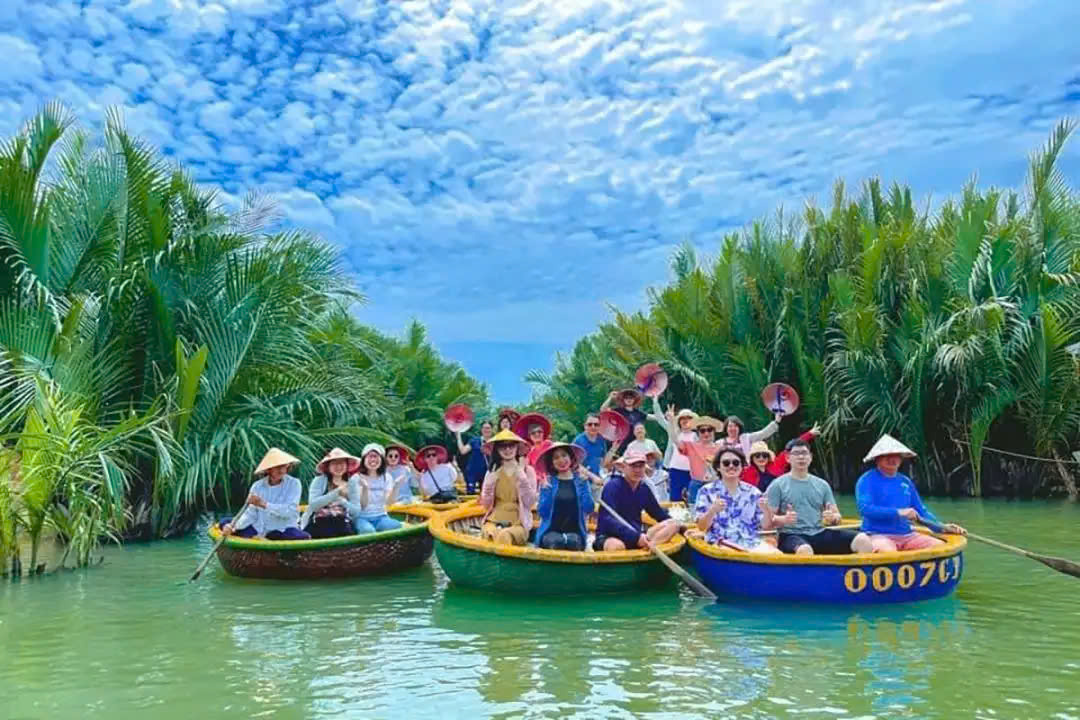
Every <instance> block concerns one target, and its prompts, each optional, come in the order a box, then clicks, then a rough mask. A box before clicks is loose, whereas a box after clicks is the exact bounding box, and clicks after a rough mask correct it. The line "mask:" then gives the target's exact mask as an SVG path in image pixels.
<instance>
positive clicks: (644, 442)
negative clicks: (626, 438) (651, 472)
mask: <svg viewBox="0 0 1080 720" xmlns="http://www.w3.org/2000/svg"><path fill="white" fill-rule="evenodd" d="M633 429H634V439H633V440H631V441H630V444H629V445H627V446H626V452H636V453H641V454H642V455H650V454H651V455H656V457H657V458H660V457H662V455H661V453H660V448H659V446H657V444H656V441H655V440H653V439H652V438H650V437H648V436H646V435H645V423H643V422H639V423H637V424H636V425H634V428H633Z"/></svg>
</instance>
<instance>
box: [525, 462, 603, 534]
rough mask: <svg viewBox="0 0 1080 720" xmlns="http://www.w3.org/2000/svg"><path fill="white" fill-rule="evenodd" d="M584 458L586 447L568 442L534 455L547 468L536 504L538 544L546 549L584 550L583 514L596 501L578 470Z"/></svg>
mask: <svg viewBox="0 0 1080 720" xmlns="http://www.w3.org/2000/svg"><path fill="white" fill-rule="evenodd" d="M584 459H585V449H584V448H582V447H579V446H577V445H570V444H568V443H554V444H552V446H551V447H549V448H548V449H547V450H545V451H544V452H543V453H542V454H541V455H540V457H539V458H537V463H536V464H537V465H538V466H540V467H541V468H543V469H544V470H546V471H547V475H546V477H545V478H544V479H543V480H541V482H540V499H539V500H538V501H537V503H536V512H537V514H538V515H539V516H540V527H539V529H538V530H537V531H536V539H537V545H539V546H540V547H542V548H544V549H545V550H584V549H585V541H586V538H588V532H587V531H586V529H585V516H586V515H588V514H589V513H591V512H593V510H595V509H596V503H595V502H593V497H592V492H591V491H590V490H589V480H588V478H587V477H586V476H585V475H584V474H583V473H581V472H580V468H581V463H582V461H583V460H584Z"/></svg>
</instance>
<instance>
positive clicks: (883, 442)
mask: <svg viewBox="0 0 1080 720" xmlns="http://www.w3.org/2000/svg"><path fill="white" fill-rule="evenodd" d="M882 455H901V456H903V457H906V458H913V457H918V456H917V455H916V454H915V451H914V450H912V449H911V448H909V447H908V446H907V445H905V444H904V443H902V442H900V441H899V440H897V439H896V438H894V437H893V436H892V435H888V434H886V435H882V436H881V439H880V440H878V441H877V442H876V443H874V447H872V448H870V452H868V453H866V457H864V458H863V462H866V463H868V462H872V461H873V460H874V459H875V458H879V457H881V456H882Z"/></svg>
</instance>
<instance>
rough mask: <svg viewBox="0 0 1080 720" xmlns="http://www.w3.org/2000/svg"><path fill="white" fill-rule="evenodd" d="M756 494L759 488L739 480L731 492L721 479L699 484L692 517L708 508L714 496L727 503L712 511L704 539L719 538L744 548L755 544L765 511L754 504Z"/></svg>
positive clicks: (756, 497) (700, 514)
mask: <svg viewBox="0 0 1080 720" xmlns="http://www.w3.org/2000/svg"><path fill="white" fill-rule="evenodd" d="M760 498H761V491H760V490H758V489H757V488H756V487H754V486H753V485H751V484H749V483H745V482H742V481H741V480H740V481H739V486H738V488H737V489H736V491H735V493H734V494H732V493H731V492H729V491H728V489H727V486H726V485H725V484H724V483H723V482H722V481H717V482H714V483H709V484H708V485H706V486H705V487H703V488H701V491H700V492H698V496H697V502H696V503H695V504H694V514H695V516H696V517H701V516H702V515H704V514H705V513H706V512H708V510H709V506H711V505H712V504H713V503H714V502H716V500H717V499H721V500H723V501H724V502H725V503H726V504H727V505H726V507H725V508H724V509H723V510H722V511H721V512H718V513H716V517H714V518H713V521H712V524H711V525H709V529H708V530H706V531H705V540H706V542H710V543H713V544H714V545H715V544H719V542H720V540H721V539H723V540H726V541H728V542H731V543H735V544H736V545H739V546H741V547H746V548H749V547H753V546H754V545H757V544H758V542H759V541H760V539H759V538H758V530H760V529H761V524H762V522H763V521H764V519H765V512H764V511H763V510H762V509H761V507H760V506H759V505H758V500H759V499H760Z"/></svg>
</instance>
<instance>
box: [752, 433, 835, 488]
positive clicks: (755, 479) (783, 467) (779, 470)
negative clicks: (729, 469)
mask: <svg viewBox="0 0 1080 720" xmlns="http://www.w3.org/2000/svg"><path fill="white" fill-rule="evenodd" d="M820 434H821V430H820V429H819V428H818V426H817V425H815V426H814V427H812V428H811V429H810V430H808V431H807V432H804V433H803V434H802V435H800V436H799V439H800V440H803V441H805V442H807V443H811V442H813V441H814V438H816V437H817V436H818V435H820ZM790 469H791V464H790V463H788V458H787V450H786V449H785V450H781V451H780V453H779V454H778V455H773V451H772V450H770V449H769V446H768V444H766V442H765V441H764V440H758V441H756V442H755V443H754V444H753V445H751V446H750V462H749V463H748V464H747V466H746V467H745V468H744V469H743V474H742V479H743V482H748V483H750V484H751V485H753V486H754V487H756V488H757V489H758V490H760V491H761V492H765V491H766V490H768V489H769V483H771V482H772V481H773V480H775V479H776V478H778V477H780V476H781V475H783V474H784V473H786V472H787V471H788V470H790Z"/></svg>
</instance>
